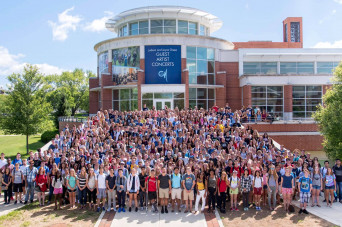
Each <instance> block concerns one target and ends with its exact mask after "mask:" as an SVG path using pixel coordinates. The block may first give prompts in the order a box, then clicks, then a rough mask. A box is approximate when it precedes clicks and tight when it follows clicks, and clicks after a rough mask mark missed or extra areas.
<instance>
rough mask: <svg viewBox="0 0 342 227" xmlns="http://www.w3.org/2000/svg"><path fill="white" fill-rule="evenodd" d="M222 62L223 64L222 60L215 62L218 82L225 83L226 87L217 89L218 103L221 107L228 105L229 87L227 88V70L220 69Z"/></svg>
mask: <svg viewBox="0 0 342 227" xmlns="http://www.w3.org/2000/svg"><path fill="white" fill-rule="evenodd" d="M220 64H221V63H220V62H215V72H216V84H217V85H223V86H224V87H223V88H216V89H215V93H216V105H217V106H219V107H224V106H225V105H226V99H227V88H226V85H227V72H225V71H221V70H220ZM218 72H220V73H218ZM209 107H211V106H209Z"/></svg>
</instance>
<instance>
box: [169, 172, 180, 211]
mask: <svg viewBox="0 0 342 227" xmlns="http://www.w3.org/2000/svg"><path fill="white" fill-rule="evenodd" d="M181 185H182V176H181V174H180V173H179V168H178V167H175V168H174V173H173V174H171V186H172V192H171V199H172V210H171V212H174V211H175V202H177V206H178V212H180V211H181V210H180V205H181V199H182V188H181Z"/></svg>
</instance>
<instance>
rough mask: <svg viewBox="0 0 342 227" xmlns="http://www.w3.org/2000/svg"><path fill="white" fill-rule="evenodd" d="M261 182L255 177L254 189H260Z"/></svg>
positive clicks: (259, 178)
mask: <svg viewBox="0 0 342 227" xmlns="http://www.w3.org/2000/svg"><path fill="white" fill-rule="evenodd" d="M261 182H262V179H261V177H255V181H254V187H255V188H261Z"/></svg>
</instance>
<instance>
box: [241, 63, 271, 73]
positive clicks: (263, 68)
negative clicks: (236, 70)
mask: <svg viewBox="0 0 342 227" xmlns="http://www.w3.org/2000/svg"><path fill="white" fill-rule="evenodd" d="M243 74H277V62H244V63H243Z"/></svg>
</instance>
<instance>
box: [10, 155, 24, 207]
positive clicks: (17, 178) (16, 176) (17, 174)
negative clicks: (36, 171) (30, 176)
mask: <svg viewBox="0 0 342 227" xmlns="http://www.w3.org/2000/svg"><path fill="white" fill-rule="evenodd" d="M12 176H13V192H14V193H15V201H14V204H17V202H18V195H19V202H20V203H23V201H21V193H22V192H23V187H22V184H23V180H24V174H23V172H22V171H21V170H20V168H19V162H16V163H15V168H14V169H13V171H12Z"/></svg>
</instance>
